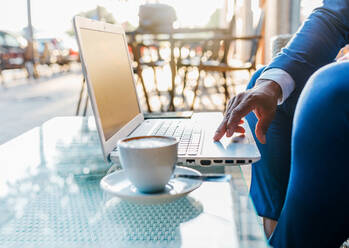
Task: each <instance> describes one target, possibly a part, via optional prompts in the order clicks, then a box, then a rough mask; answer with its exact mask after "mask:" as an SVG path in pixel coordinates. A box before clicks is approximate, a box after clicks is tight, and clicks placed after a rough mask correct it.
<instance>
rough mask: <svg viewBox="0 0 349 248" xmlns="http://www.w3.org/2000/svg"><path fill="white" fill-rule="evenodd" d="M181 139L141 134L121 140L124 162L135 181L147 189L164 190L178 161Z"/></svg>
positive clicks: (130, 176)
mask: <svg viewBox="0 0 349 248" xmlns="http://www.w3.org/2000/svg"><path fill="white" fill-rule="evenodd" d="M177 146H178V141H177V140H176V139H175V138H173V137H166V136H139V137H132V138H125V139H122V140H120V141H119V142H118V148H119V154H120V162H121V165H122V167H123V168H124V170H125V171H126V174H127V176H128V178H129V180H130V181H131V183H132V184H133V185H134V186H135V187H136V188H137V189H138V190H139V191H141V192H143V193H155V192H160V191H163V190H164V188H165V186H166V184H167V183H168V181H169V180H170V178H171V175H172V173H173V171H174V169H175V165H176V162H177Z"/></svg>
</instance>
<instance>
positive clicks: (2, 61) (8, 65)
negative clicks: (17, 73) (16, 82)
mask: <svg viewBox="0 0 349 248" xmlns="http://www.w3.org/2000/svg"><path fill="white" fill-rule="evenodd" d="M26 45H27V42H26V40H25V39H24V38H23V37H21V36H18V35H15V34H12V33H9V32H5V31H0V71H1V70H6V69H20V68H24V63H25V59H24V50H25V47H26Z"/></svg>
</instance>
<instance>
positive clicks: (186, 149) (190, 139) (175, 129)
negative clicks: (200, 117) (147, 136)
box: [151, 121, 202, 156]
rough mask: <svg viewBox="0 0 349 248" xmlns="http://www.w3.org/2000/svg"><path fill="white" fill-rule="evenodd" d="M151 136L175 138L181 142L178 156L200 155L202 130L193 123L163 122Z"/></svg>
mask: <svg viewBox="0 0 349 248" xmlns="http://www.w3.org/2000/svg"><path fill="white" fill-rule="evenodd" d="M151 135H160V136H172V137H175V138H176V139H177V140H179V144H178V155H181V156H183V155H191V156H193V155H197V154H198V153H199V148H200V141H201V135H202V129H201V128H200V127H198V126H195V125H194V124H193V123H188V122H182V121H163V122H162V123H161V124H160V125H159V126H158V127H157V128H156V129H155V130H153V132H152V134H151Z"/></svg>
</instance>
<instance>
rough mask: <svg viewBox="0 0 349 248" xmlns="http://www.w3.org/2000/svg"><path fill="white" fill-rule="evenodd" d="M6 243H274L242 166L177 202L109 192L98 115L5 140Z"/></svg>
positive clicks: (2, 197)
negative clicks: (143, 201)
mask: <svg viewBox="0 0 349 248" xmlns="http://www.w3.org/2000/svg"><path fill="white" fill-rule="evenodd" d="M0 164H1V167H0V247H1V248H2V247H35V248H37V247H72V248H74V247H79V248H81V247H267V244H266V242H265V238H264V236H263V232H262V228H261V226H260V225H259V224H258V221H257V216H256V214H255V212H254V209H253V207H252V205H251V203H250V201H249V199H248V195H247V192H246V188H245V186H244V182H243V179H242V177H241V173H240V171H239V167H234V168H231V173H232V180H231V181H229V182H219V183H217V182H204V183H203V184H202V185H201V186H200V187H199V188H198V189H197V190H194V191H193V192H191V193H190V194H189V195H188V196H187V197H184V198H181V199H179V200H177V201H174V202H171V203H166V204H157V205H140V204H134V203H129V202H125V201H122V200H120V199H118V198H116V197H112V196H111V195H108V194H107V193H105V192H103V191H102V190H101V188H100V186H99V183H100V180H101V178H102V177H103V176H104V175H105V174H106V173H107V171H108V169H110V165H108V164H106V163H105V161H104V160H103V156H102V152H101V149H100V145H99V140H98V135H97V133H96V129H95V125H94V120H93V118H80V117H66V118H65V117H64V118H62V117H61V118H54V119H52V120H50V121H48V122H46V123H45V124H43V125H42V126H41V127H37V128H35V129H33V130H30V131H29V132H27V133H25V134H23V135H21V136H19V137H17V138H15V139H13V140H11V141H9V142H8V143H6V144H4V145H1V146H0Z"/></svg>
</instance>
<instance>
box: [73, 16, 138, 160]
mask: <svg viewBox="0 0 349 248" xmlns="http://www.w3.org/2000/svg"><path fill="white" fill-rule="evenodd" d="M73 22H74V28H75V35H76V38H77V43H78V46H79V51H80V58H81V65H82V70H83V74H84V76H85V80H86V83H87V89H88V93H89V96H90V100H91V106H92V110H93V113H94V116H95V122H96V127H97V130H98V134H99V138H100V141H101V145H102V150H103V155H104V159H105V160H106V161H109V154H110V153H111V152H112V151H113V150H114V148H115V147H116V144H117V142H118V141H119V140H120V139H122V138H124V137H126V136H128V135H129V134H130V133H131V132H132V131H133V130H134V129H135V128H136V127H137V126H139V125H140V124H141V123H142V122H143V121H144V116H143V112H142V109H141V106H140V104H139V97H138V94H137V88H136V82H135V80H134V74H133V69H132V64H131V58H130V54H129V52H128V50H127V56H128V62H129V66H130V71H131V74H132V81H133V86H134V89H135V91H136V97H137V104H138V109H139V114H138V115H136V116H135V117H134V118H133V119H132V120H131V121H129V122H128V123H127V124H126V125H125V126H124V127H122V128H121V129H120V130H119V131H117V132H116V133H115V134H114V135H113V136H112V137H110V138H109V139H108V140H106V139H105V136H104V132H103V128H102V122H101V118H100V115H99V112H98V107H97V103H96V97H95V94H94V91H93V87H92V83H91V81H90V78H89V74H88V71H87V64H86V61H85V60H84V53H83V51H84V47H83V44H82V42H81V33H80V30H81V29H89V30H94V31H101V32H109V33H115V34H121V35H122V37H123V40H124V44H125V49H127V47H128V46H127V41H126V35H125V32H124V30H123V28H122V26H121V25H119V24H108V23H105V22H100V21H96V20H91V19H87V18H83V17H80V16H75V17H74V20H73Z"/></svg>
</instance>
